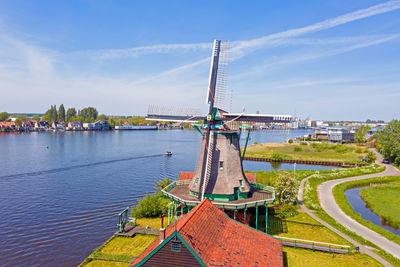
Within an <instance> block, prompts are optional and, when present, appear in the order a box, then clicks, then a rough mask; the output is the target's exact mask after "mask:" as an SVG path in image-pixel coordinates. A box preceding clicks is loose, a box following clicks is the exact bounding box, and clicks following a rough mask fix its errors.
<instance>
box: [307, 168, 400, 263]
mask: <svg viewBox="0 0 400 267" xmlns="http://www.w3.org/2000/svg"><path fill="white" fill-rule="evenodd" d="M374 167H375V168H374ZM384 170H385V167H377V165H370V166H366V167H359V168H352V169H345V170H344V173H331V174H322V173H320V174H315V175H314V176H313V177H311V178H310V179H309V180H308V181H307V182H306V184H305V187H304V204H305V206H306V207H307V208H309V209H311V210H313V211H314V214H315V215H317V216H318V217H319V218H321V219H322V220H324V221H325V222H327V223H329V224H330V225H331V226H333V227H335V228H336V229H338V230H339V231H341V232H342V233H345V234H346V235H348V236H349V237H351V238H352V239H354V240H356V241H358V242H359V243H361V244H363V245H367V246H370V247H373V248H376V249H377V253H378V254H379V255H380V256H381V257H382V258H384V259H385V260H387V261H388V262H390V263H391V264H393V265H395V266H400V260H399V259H397V258H395V257H393V256H392V255H390V254H389V253H387V252H385V251H383V250H381V249H379V248H378V247H377V246H376V245H375V244H373V243H371V242H369V241H367V240H365V239H364V238H363V237H361V236H359V235H357V234H356V233H354V232H352V231H350V230H348V229H347V228H346V227H344V226H343V225H341V224H339V223H338V222H337V221H335V220H334V219H333V218H332V217H330V216H329V215H328V214H327V213H326V212H325V211H324V210H323V209H322V207H321V205H320V203H319V200H318V193H317V186H318V185H319V184H321V183H323V182H326V181H328V180H332V179H340V178H346V177H353V176H360V175H366V174H371V173H379V172H382V171H384Z"/></svg>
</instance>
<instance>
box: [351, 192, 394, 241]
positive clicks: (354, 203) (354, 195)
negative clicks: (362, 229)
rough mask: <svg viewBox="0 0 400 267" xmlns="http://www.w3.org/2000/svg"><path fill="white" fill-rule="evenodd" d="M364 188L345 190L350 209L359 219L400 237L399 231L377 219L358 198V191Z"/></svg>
mask: <svg viewBox="0 0 400 267" xmlns="http://www.w3.org/2000/svg"><path fill="white" fill-rule="evenodd" d="M361 188H367V186H364V187H356V188H352V189H349V190H346V191H345V192H344V194H345V195H346V198H347V201H348V202H349V203H350V205H351V207H352V208H353V210H354V211H355V212H356V213H359V214H360V215H361V217H362V218H363V219H365V220H367V221H370V222H372V223H373V224H375V225H377V226H380V227H382V228H384V229H386V230H388V231H390V232H392V233H394V234H396V235H399V236H400V229H399V228H395V227H392V226H390V225H389V224H388V223H387V222H386V221H385V220H384V219H382V218H381V217H379V216H378V215H377V214H376V213H375V212H373V211H372V210H371V209H370V208H369V207H368V206H367V204H366V203H365V202H364V200H362V198H361V197H360V190H361Z"/></svg>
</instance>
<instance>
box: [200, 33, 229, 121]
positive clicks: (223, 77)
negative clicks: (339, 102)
mask: <svg viewBox="0 0 400 267" xmlns="http://www.w3.org/2000/svg"><path fill="white" fill-rule="evenodd" d="M229 51H230V43H229V41H222V40H214V47H213V53H212V57H211V67H210V78H209V83H208V89H207V101H206V103H207V104H210V113H211V111H212V109H213V108H214V107H217V108H220V109H226V107H225V105H226V103H225V98H226V88H227V79H228V76H227V75H228V63H229Z"/></svg>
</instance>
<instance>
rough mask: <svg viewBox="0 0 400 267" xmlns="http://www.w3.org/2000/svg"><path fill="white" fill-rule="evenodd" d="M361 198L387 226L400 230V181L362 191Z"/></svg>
mask: <svg viewBox="0 0 400 267" xmlns="http://www.w3.org/2000/svg"><path fill="white" fill-rule="evenodd" d="M360 196H361V198H362V199H363V200H364V201H365V203H367V205H368V207H369V208H370V209H371V210H372V211H373V212H375V213H376V214H378V216H379V217H381V218H383V219H384V220H385V221H386V223H387V224H389V225H391V226H393V227H396V228H400V205H399V203H400V179H399V178H397V179H396V181H395V182H392V183H385V184H382V185H373V186H370V187H368V188H364V189H361V191H360Z"/></svg>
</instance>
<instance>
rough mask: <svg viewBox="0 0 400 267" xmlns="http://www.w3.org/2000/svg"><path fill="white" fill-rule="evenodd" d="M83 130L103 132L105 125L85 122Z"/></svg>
mask: <svg viewBox="0 0 400 267" xmlns="http://www.w3.org/2000/svg"><path fill="white" fill-rule="evenodd" d="M83 129H85V130H88V131H101V130H103V125H101V124H100V123H98V122H92V123H89V122H85V123H83Z"/></svg>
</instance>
